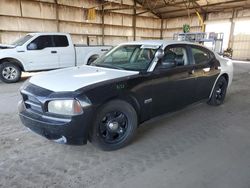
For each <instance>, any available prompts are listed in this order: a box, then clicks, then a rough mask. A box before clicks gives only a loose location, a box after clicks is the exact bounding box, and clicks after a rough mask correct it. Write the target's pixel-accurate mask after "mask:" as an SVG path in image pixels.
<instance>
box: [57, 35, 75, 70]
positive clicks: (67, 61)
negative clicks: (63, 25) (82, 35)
mask: <svg viewBox="0 0 250 188" xmlns="http://www.w3.org/2000/svg"><path fill="white" fill-rule="evenodd" d="M53 42H54V46H55V48H54V50H55V51H56V53H57V55H58V58H59V67H60V68H63V67H72V66H74V65H75V49H74V46H73V44H71V42H70V41H69V40H68V38H67V36H66V35H54V36H53Z"/></svg>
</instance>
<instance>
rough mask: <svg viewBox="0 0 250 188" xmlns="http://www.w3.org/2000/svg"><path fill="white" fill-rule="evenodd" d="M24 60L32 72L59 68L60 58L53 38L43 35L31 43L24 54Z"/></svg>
mask: <svg viewBox="0 0 250 188" xmlns="http://www.w3.org/2000/svg"><path fill="white" fill-rule="evenodd" d="M23 60H24V62H27V67H28V69H29V70H32V71H33V70H47V69H55V68H58V66H59V56H58V53H56V50H55V48H54V47H53V41H52V36H51V35H42V36H38V37H37V38H35V39H34V40H33V41H31V42H30V43H29V44H28V45H27V50H26V51H25V52H24V54H23Z"/></svg>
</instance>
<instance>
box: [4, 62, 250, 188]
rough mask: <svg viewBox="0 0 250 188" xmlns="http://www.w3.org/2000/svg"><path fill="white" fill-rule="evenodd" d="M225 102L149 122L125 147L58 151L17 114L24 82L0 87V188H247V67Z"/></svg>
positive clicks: (239, 68) (240, 68) (238, 69)
mask: <svg viewBox="0 0 250 188" xmlns="http://www.w3.org/2000/svg"><path fill="white" fill-rule="evenodd" d="M234 66H235V77H234V80H233V85H232V87H231V89H230V91H229V92H228V95H227V98H226V101H225V104H223V105H222V106H219V107H211V106H208V105H207V104H205V103H204V104H197V105H193V106H190V107H188V108H186V109H184V110H181V111H179V112H176V113H174V114H171V115H166V116H163V117H160V118H157V119H154V120H151V121H150V122H147V123H145V124H144V126H142V127H140V128H139V130H138V134H137V136H136V139H135V140H134V142H133V143H132V144H131V145H129V146H128V147H126V148H124V149H121V150H118V151H115V152H103V151H99V150H97V149H96V148H94V147H93V146H92V145H91V144H88V145H85V146H68V145H60V144H56V143H53V142H51V141H48V140H46V139H44V138H42V137H40V136H38V135H36V134H33V133H31V132H29V131H27V130H26V129H25V128H24V127H23V126H22V125H21V124H20V121H19V119H18V115H17V109H16V106H17V102H18V100H19V95H18V88H19V87H20V86H21V84H22V83H17V84H9V85H7V84H4V83H0V122H1V123H0V187H102V188H103V187H108V188H111V187H114V188H117V187H150V188H151V187H152V188H157V187H159V188H162V187H170V188H182V187H185V188H249V187H250V63H239V62H238V63H235V64H234Z"/></svg>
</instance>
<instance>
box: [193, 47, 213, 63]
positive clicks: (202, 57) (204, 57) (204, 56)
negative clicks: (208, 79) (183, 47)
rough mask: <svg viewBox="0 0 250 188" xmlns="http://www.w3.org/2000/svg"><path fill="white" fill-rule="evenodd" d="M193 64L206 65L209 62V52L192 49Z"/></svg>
mask: <svg viewBox="0 0 250 188" xmlns="http://www.w3.org/2000/svg"><path fill="white" fill-rule="evenodd" d="M192 53H193V56H194V61H195V64H202V63H208V62H209V60H210V55H209V52H208V51H207V50H206V49H202V48H197V47H192Z"/></svg>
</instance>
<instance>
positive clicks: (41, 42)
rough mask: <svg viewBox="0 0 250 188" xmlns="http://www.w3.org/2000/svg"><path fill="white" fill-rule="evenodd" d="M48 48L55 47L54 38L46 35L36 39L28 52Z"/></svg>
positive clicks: (29, 46)
mask: <svg viewBox="0 0 250 188" xmlns="http://www.w3.org/2000/svg"><path fill="white" fill-rule="evenodd" d="M48 47H53V42H52V36H50V35H44V36H40V37H37V38H36V39H34V40H33V41H32V42H31V43H30V44H29V45H28V50H42V49H44V48H48Z"/></svg>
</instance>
